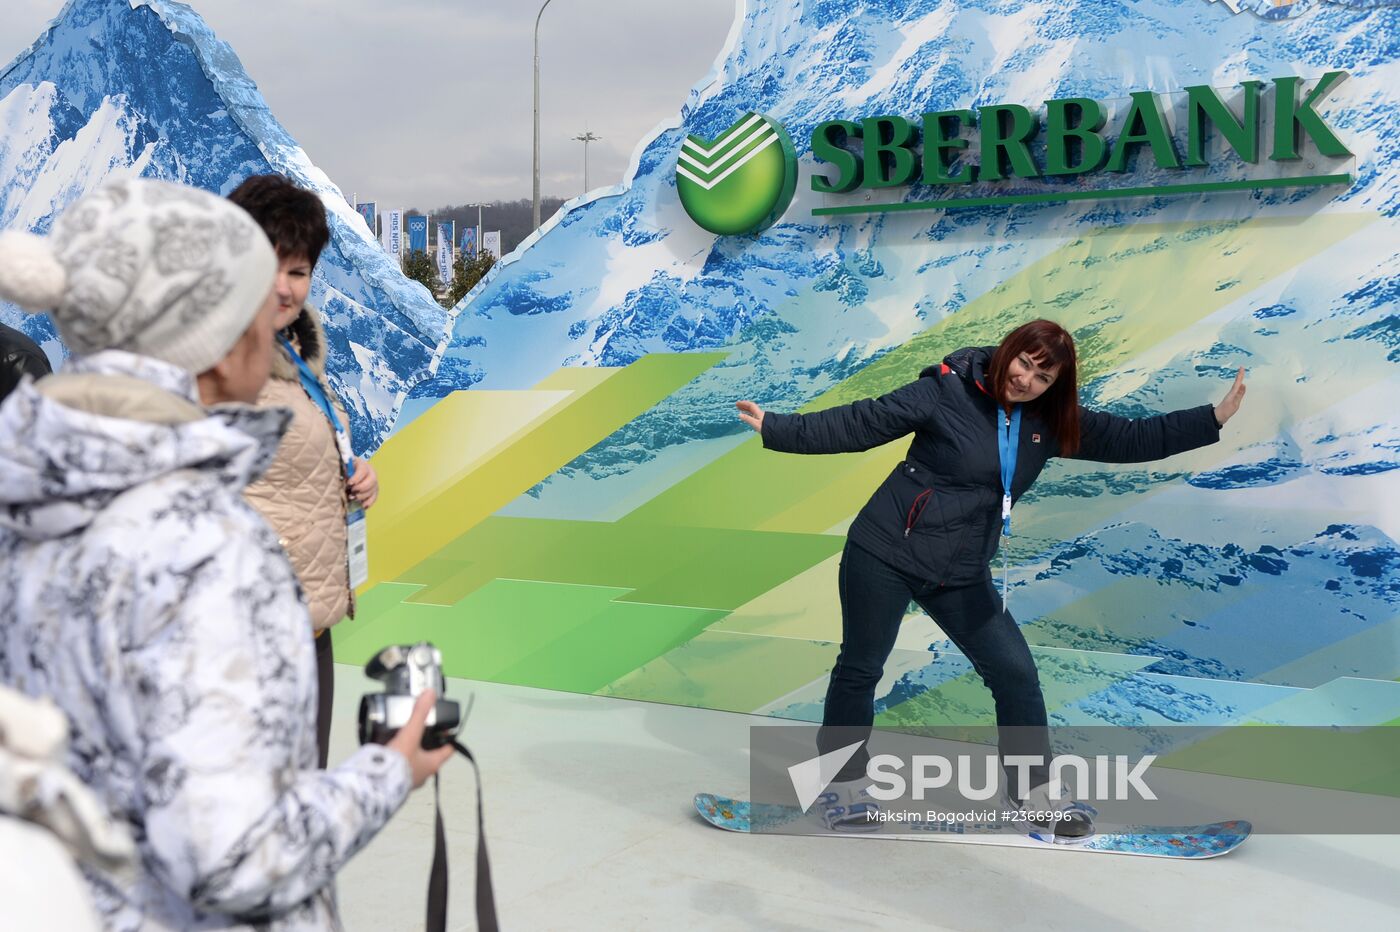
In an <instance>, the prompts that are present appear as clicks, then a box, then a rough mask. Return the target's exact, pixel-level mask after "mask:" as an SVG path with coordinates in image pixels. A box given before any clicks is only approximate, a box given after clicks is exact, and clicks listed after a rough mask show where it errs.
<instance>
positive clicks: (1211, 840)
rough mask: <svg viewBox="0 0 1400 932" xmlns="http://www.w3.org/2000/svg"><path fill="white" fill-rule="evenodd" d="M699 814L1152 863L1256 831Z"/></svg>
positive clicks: (1235, 826) (1216, 847)
mask: <svg viewBox="0 0 1400 932" xmlns="http://www.w3.org/2000/svg"><path fill="white" fill-rule="evenodd" d="M695 809H696V811H697V812H699V813H700V816H701V818H703V819H704V820H705V821H706V822H708V823H710V824H711V825H713V826H715V827H716V828H722V829H724V830H725V831H729V832H752V831H754V830H755V828H757V829H758V830H760V831H762V830H765V829H777V828H778V827H780V826H783V825H788V824H791V823H796V822H800V821H802V820H809V821H810V822H811V823H812V824H813V826H814V830H813V831H812V832H811V833H810V834H814V835H823V836H839V837H843V838H883V839H890V840H902V841H950V842H961V843H964V844H979V845H1005V846H1010V847H1020V848H1050V849H1053V850H1055V851H1088V852H1095V853H1098V854H1128V855H1136V856H1139V857H1151V858H1186V859H1192V860H1200V859H1204V858H1217V857H1220V856H1221V855H1222V854H1229V853H1230V852H1231V851H1234V850H1235V849H1236V848H1238V847H1239V846H1240V845H1241V844H1243V843H1244V840H1245V839H1246V838H1248V837H1249V833H1250V831H1251V830H1252V828H1253V827H1252V826H1251V825H1250V824H1249V823H1248V822H1246V821H1244V820H1242V819H1232V820H1230V821H1228V822H1212V823H1210V824H1207V825H1184V826H1116V825H1115V826H1104V827H1103V828H1101V829H1100V830H1099V831H1098V832H1097V833H1096V834H1094V835H1091V836H1089V838H1088V839H1087V840H1084V841H1076V842H1073V843H1066V842H1056V841H1054V840H1053V839H1052V838H1050V837H1046V836H1042V834H1040V833H1036V832H1029V833H1027V832H1026V831H1024V830H1022V829H1019V828H1015V827H1010V826H1001V827H991V826H988V825H986V824H970V823H969V824H962V823H957V822H951V823H943V822H940V823H920V822H913V823H891V822H879V823H872V824H871V825H870V826H869V827H862V830H861V831H831V830H829V829H827V828H826V826H825V825H824V824H823V823H822V822H821V820H820V818H819V817H818V816H817V815H816V810H815V809H813V810H811V811H809V812H807V813H803V811H802V810H801V809H798V808H797V807H796V806H775V805H767V804H763V803H758V804H754V803H750V802H748V801H747V800H742V799H730V798H728V797H725V796H715V795H713V794H710V793H699V794H697V795H696V797H695Z"/></svg>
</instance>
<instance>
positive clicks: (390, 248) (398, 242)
mask: <svg viewBox="0 0 1400 932" xmlns="http://www.w3.org/2000/svg"><path fill="white" fill-rule="evenodd" d="M403 241H404V240H403V211H402V210H389V211H385V212H384V230H383V231H382V233H381V234H380V242H381V243H383V245H384V251H385V252H387V253H388V254H389V255H391V256H393V257H395V258H398V257H399V256H401V255H403Z"/></svg>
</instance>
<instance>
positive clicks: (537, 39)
mask: <svg viewBox="0 0 1400 932" xmlns="http://www.w3.org/2000/svg"><path fill="white" fill-rule="evenodd" d="M549 4H550V0H544V3H543V4H542V5H541V6H540V11H539V13H537V14H535V177H534V180H535V197H534V202H533V205H534V206H533V210H532V215H533V217H534V223H535V225H534V226H533V227H532V228H531V229H535V230H538V229H539V228H540V17H541V16H543V15H544V8H545V7H547V6H549Z"/></svg>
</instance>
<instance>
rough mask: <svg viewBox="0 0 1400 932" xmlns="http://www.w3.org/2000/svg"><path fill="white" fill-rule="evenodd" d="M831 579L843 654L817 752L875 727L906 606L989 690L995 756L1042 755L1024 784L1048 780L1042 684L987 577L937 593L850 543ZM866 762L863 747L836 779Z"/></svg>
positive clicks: (856, 773) (858, 771)
mask: <svg viewBox="0 0 1400 932" xmlns="http://www.w3.org/2000/svg"><path fill="white" fill-rule="evenodd" d="M838 579H839V587H840V594H841V653H840V654H839V655H838V656H837V658H836V666H835V667H834V668H833V669H832V671H831V682H830V684H829V685H828V686H827V690H826V710H825V712H824V713H823V715H822V726H823V727H822V729H821V731H820V732H819V733H818V736H817V744H818V747H819V748H820V750H821V752H822V753H827V752H829V751H833V750H836V749H837V748H840V747H845V746H848V745H849V744H851V743H852V741H855V740H867V739H868V738H869V735H870V729H871V726H872V724H873V723H874V721H875V687H876V686H877V685H879V682H880V677H881V676H882V675H883V674H884V671H885V661H886V660H888V659H889V656H890V651H892V650H893V649H894V642H895V636H896V635H897V634H898V633H899V625H900V622H901V621H903V620H904V613H905V611H906V610H907V609H908V608H909V603H910V602H911V601H912V602H917V603H918V604H919V606H920V607H921V608H923V610H924V611H926V612H928V613H929V615H930V616H932V618H933V619H934V621H936V622H938V626H939V627H940V628H942V629H943V632H944V633H945V634H947V635H948V637H949V639H950V640H952V642H953V643H954V644H956V645H957V647H958V649H959V650H960V651H962V652H963V655H964V656H966V657H967V659H968V660H969V661H970V662H971V663H972V667H973V669H974V670H976V671H977V674H978V675H979V676H981V677H982V682H983V683H985V684H986V685H987V688H988V689H990V690H991V691H992V699H993V701H994V702H995V703H996V716H997V727H998V736H999V741H998V750H999V752H1000V754H1001V756H1002V759H1003V760H1005V758H1006V757H1008V756H1010V755H1020V754H1031V755H1038V756H1040V758H1041V760H1042V761H1045V762H1046V766H1042V767H1032V768H1031V770H1030V785H1031V786H1032V787H1034V786H1039V785H1040V784H1042V783H1044V782H1046V780H1047V779H1048V769H1049V768H1048V763H1049V760H1050V736H1049V731H1048V728H1047V720H1046V715H1045V698H1044V697H1043V696H1042V695H1041V692H1040V678H1039V676H1037V674H1036V670H1035V661H1034V660H1032V659H1031V652H1030V648H1029V647H1027V646H1026V638H1025V636H1024V635H1022V634H1021V629H1020V628H1018V627H1017V626H1016V620H1015V619H1014V618H1012V617H1011V613H1010V612H1006V611H1003V610H1002V608H1001V599H1000V597H999V596H998V595H997V592H996V589H995V588H994V587H993V585H992V582H991V580H990V579H988V580H986V581H984V582H980V583H974V584H972V585H970V586H955V587H953V588H945V587H942V586H940V585H938V584H937V583H930V582H925V581H923V580H920V579H917V578H915V577H913V576H908V575H906V574H905V573H903V572H901V571H899V570H897V569H895V568H894V567H892V566H890V565H889V564H888V563H886V562H885V561H883V560H881V559H880V558H879V557H877V556H875V555H874V554H872V553H870V552H869V551H868V550H864V549H863V548H861V547H859V546H857V545H855V544H852V543H850V542H849V541H848V542H847V543H846V549H845V552H844V553H842V555H841V571H840V575H839V577H838ZM1028 726H1029V727H1028ZM868 761H869V754H868V752H867V750H866V749H865V748H864V747H862V748H861V749H860V751H859V752H857V754H856V755H855V757H853V758H851V760H850V762H849V763H847V764H846V766H845V767H843V768H842V770H841V773H840V774H838V775H837V779H838V780H853V779H856V778H857V777H860V776H861V775H863V774H864V773H865V768H866V764H867V762H868ZM1012 786H1013V787H1014V783H1013V784H1012Z"/></svg>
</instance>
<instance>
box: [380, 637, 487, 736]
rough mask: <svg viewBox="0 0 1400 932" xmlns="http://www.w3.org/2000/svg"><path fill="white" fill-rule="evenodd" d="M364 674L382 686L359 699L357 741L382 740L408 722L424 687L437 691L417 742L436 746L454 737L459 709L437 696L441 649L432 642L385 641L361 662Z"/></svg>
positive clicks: (458, 719)
mask: <svg viewBox="0 0 1400 932" xmlns="http://www.w3.org/2000/svg"><path fill="white" fill-rule="evenodd" d="M365 674H366V675H367V676H369V677H370V678H371V679H376V680H380V681H382V682H383V683H384V691H383V692H382V693H368V694H366V695H365V696H364V697H363V698H362V699H360V743H361V744H386V743H388V742H389V740H390V739H392V738H393V737H394V735H395V734H396V733H398V730H399V729H400V728H402V727H403V726H404V725H407V724H408V720H409V719H410V718H411V717H412V715H413V704H414V702H415V701H416V700H417V699H418V694H419V693H421V692H422V691H423V690H425V689H431V690H433V692H435V693H436V694H437V702H436V703H435V704H434V706H433V710H432V711H431V712H429V713H428V721H427V724H426V725H425V726H424V728H423V747H424V748H428V749H431V748H440V747H442V746H443V745H444V744H447V743H449V742H450V741H451V740H452V739H453V738H454V737H455V736H456V734H457V729H459V728H460V727H461V725H462V709H461V707H460V706H459V705H458V704H457V703H455V702H453V701H452V700H451V699H445V698H443V695H442V692H443V685H442V654H441V653H440V652H439V651H438V649H437V648H436V647H434V646H433V645H431V644H429V643H428V642H427V641H424V642H422V643H420V644H394V645H391V646H389V647H386V648H384V649H383V650H381V651H380V652H379V654H378V655H377V656H376V657H375V658H374V659H373V660H371V661H370V662H369V663H367V664H365Z"/></svg>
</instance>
